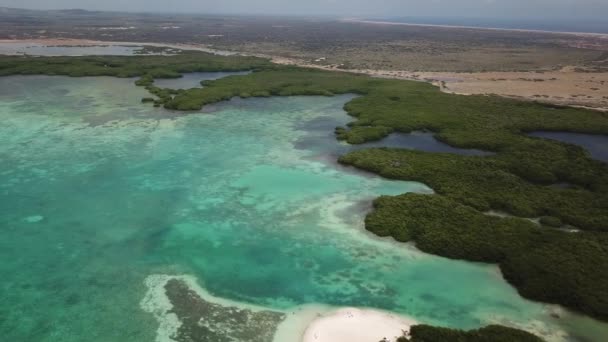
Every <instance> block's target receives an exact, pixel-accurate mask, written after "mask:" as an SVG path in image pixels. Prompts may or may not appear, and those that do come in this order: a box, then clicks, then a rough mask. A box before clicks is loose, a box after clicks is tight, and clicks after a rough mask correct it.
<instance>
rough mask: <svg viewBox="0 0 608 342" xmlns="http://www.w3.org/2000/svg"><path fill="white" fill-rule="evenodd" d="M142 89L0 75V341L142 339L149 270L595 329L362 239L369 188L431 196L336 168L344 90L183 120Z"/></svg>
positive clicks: (565, 336)
mask: <svg viewBox="0 0 608 342" xmlns="http://www.w3.org/2000/svg"><path fill="white" fill-rule="evenodd" d="M144 96H147V93H146V92H145V90H144V89H142V88H138V87H135V86H134V85H133V80H132V79H116V78H104V77H96V78H68V77H59V76H56V77H46V76H16V77H3V78H0V120H1V122H2V124H1V125H0V161H1V163H0V258H1V260H2V262H0V274H1V275H2V281H1V282H0V302H1V303H2V304H1V305H0V336H2V338H1V340H3V341H62V342H63V341H132V342H137V341H153V340H155V338H156V331H157V328H158V326H159V322H158V321H157V320H156V319H155V317H154V316H153V315H151V314H150V313H148V312H145V311H144V310H142V308H141V306H140V302H141V300H142V298H144V296H145V294H146V290H147V289H146V287H145V285H144V281H145V279H146V278H147V277H149V276H151V275H154V274H171V275H189V276H192V277H195V278H196V279H197V281H198V283H199V284H200V285H201V286H202V287H204V288H205V289H206V290H207V291H209V292H210V293H211V294H213V295H214V296H217V297H222V298H226V299H230V300H232V301H238V302H242V303H249V304H255V305H259V306H264V307H268V308H270V309H277V310H289V309H292V308H295V307H298V306H300V305H304V304H327V305H331V306H357V307H372V308H380V309H385V310H390V311H393V312H396V313H399V314H403V315H408V316H411V317H413V318H415V319H417V320H418V321H421V322H424V323H429V324H436V325H443V326H450V327H458V328H474V327H479V326H482V325H486V324H490V323H500V324H506V325H510V326H515V327H520V328H524V329H527V330H530V331H533V332H535V333H537V334H541V335H543V336H545V337H547V338H549V339H550V340H555V341H568V340H572V341H598V342H599V341H603V340H604V339H602V336H604V337H605V336H608V328H607V326H606V325H605V324H601V323H598V322H596V321H593V320H591V319H588V318H584V317H581V316H578V315H575V314H571V313H569V312H567V311H565V310H563V309H559V308H557V307H555V306H549V305H544V304H541V303H535V302H531V301H528V300H525V299H523V298H521V297H520V296H519V295H518V294H517V292H516V291H515V290H514V289H513V288H512V287H511V286H509V285H508V284H507V283H506V282H505V281H504V280H503V279H502V277H501V275H500V272H499V270H498V269H497V268H496V267H495V266H492V265H484V264H475V263H467V262H462V261H454V260H449V259H444V258H440V257H436V256H432V255H428V254H424V253H421V252H419V251H418V250H416V248H415V247H413V246H411V245H405V244H397V243H395V242H392V241H391V240H388V239H379V238H376V237H374V236H372V235H371V234H368V233H367V232H366V231H365V230H364V229H363V219H364V216H365V213H366V212H367V211H368V210H369V209H370V205H371V200H372V199H373V198H375V197H377V196H379V195H396V194H400V193H404V192H421V193H431V192H432V190H431V189H429V188H428V187H426V186H425V185H424V184H420V183H414V182H398V181H389V180H385V179H381V178H379V177H376V176H373V175H370V174H366V173H362V172H358V171H356V170H354V169H350V168H344V167H341V166H339V165H337V164H336V163H335V154H336V153H337V151H341V150H342V149H343V148H344V146H341V145H340V143H339V142H337V141H335V140H334V139H328V137H331V136H332V134H333V131H332V130H325V129H324V127H325V124H327V123H328V122H329V123H333V122H335V125H344V124H345V123H347V122H348V121H350V118H349V117H348V116H347V115H346V114H345V112H344V111H343V110H342V106H343V104H344V103H345V102H347V101H348V100H349V99H351V98H352V96H336V97H287V98H268V99H247V100H240V99H238V100H237V99H235V100H232V101H229V102H226V103H222V104H217V105H213V106H209V107H207V108H205V109H204V110H202V111H200V112H192V113H178V112H171V111H167V110H164V109H159V108H152V107H150V106H149V105H145V104H141V103H140V99H141V98H142V97H144ZM319 122H323V123H324V124H323V125H317V124H316V123H319ZM556 313H557V314H556ZM296 340H297V338H295V337H294V341H296Z"/></svg>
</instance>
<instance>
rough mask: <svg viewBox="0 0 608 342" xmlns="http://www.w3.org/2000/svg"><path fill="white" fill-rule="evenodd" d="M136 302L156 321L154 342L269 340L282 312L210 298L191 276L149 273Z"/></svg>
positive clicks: (279, 321)
mask: <svg viewBox="0 0 608 342" xmlns="http://www.w3.org/2000/svg"><path fill="white" fill-rule="evenodd" d="M145 285H146V287H147V288H148V292H147V293H146V295H145V297H144V299H143V300H142V301H141V303H140V305H141V307H142V309H143V310H144V311H146V312H150V313H152V314H153V315H154V317H155V318H156V319H157V321H158V322H159V328H158V330H157V334H156V341H157V342H180V341H201V342H214V341H221V340H231V341H251V342H272V340H273V338H274V334H275V332H276V330H277V326H278V325H279V323H281V322H282V321H284V319H285V317H286V314H285V313H283V312H279V311H271V310H267V309H264V308H261V307H257V306H254V305H247V304H244V303H238V302H233V301H229V300H225V299H222V298H217V297H214V296H213V295H211V294H209V293H208V292H207V291H205V290H204V289H203V288H201V287H200V286H199V285H198V284H197V283H196V280H195V279H194V278H193V277H189V276H170V275H151V276H149V277H148V278H146V280H145Z"/></svg>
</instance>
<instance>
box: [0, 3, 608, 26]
mask: <svg viewBox="0 0 608 342" xmlns="http://www.w3.org/2000/svg"><path fill="white" fill-rule="evenodd" d="M0 6H7V7H18V8H32V9H65V8H83V9H92V10H117V11H152V12H197V13H243V14H301V15H310V14H314V15H318V14H325V15H332V16H334V15H338V16H367V17H370V16H433V17H444V16H445V17H455V16H460V17H487V18H520V19H523V18H545V19H550V18H553V19H555V18H570V19H584V18H595V19H603V18H607V17H608V0H0ZM607 25H608V21H607Z"/></svg>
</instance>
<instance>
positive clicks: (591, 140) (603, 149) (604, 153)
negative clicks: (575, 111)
mask: <svg viewBox="0 0 608 342" xmlns="http://www.w3.org/2000/svg"><path fill="white" fill-rule="evenodd" d="M528 136H531V137H536V138H543V139H551V140H557V141H561V142H564V143H568V144H574V145H577V146H580V147H582V148H584V149H586V150H587V151H588V152H589V154H590V155H591V158H593V159H596V160H601V161H603V162H606V163H608V136H606V135H599V134H584V133H570V132H549V131H534V132H530V133H528Z"/></svg>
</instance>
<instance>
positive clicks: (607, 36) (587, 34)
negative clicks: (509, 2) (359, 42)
mask: <svg viewBox="0 0 608 342" xmlns="http://www.w3.org/2000/svg"><path fill="white" fill-rule="evenodd" d="M339 21H341V22H348V23H360V24H376V25H395V26H417V27H437V28H451V29H473V30H490V31H511V32H522V33H544V34H558V35H560V34H567V35H575V36H582V37H594V38H601V39H608V33H600V32H572V31H549V30H535V29H518V28H504V27H479V26H466V25H447V24H419V23H407V22H396V21H382V20H365V19H356V18H345V19H340V20H339Z"/></svg>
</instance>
